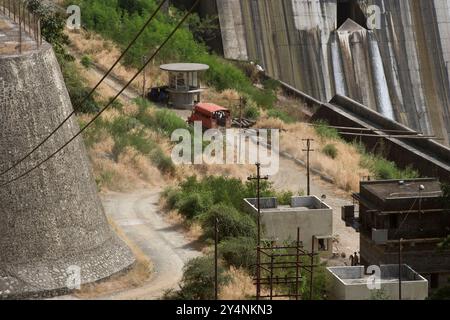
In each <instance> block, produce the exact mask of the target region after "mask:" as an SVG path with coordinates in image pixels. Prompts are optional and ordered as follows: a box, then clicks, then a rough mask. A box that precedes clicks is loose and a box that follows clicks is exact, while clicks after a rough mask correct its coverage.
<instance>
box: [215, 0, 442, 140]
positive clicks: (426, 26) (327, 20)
mask: <svg viewBox="0 0 450 320" xmlns="http://www.w3.org/2000/svg"><path fill="white" fill-rule="evenodd" d="M223 2H224V1H220V0H217V4H218V5H217V6H218V15H219V18H220V24H221V29H222V33H223V36H222V38H223V45H224V51H225V56H226V57H227V58H230V59H240V60H252V61H258V62H259V63H260V64H261V65H263V66H264V67H265V69H266V72H267V74H268V75H269V76H271V77H273V78H276V79H279V80H282V81H284V82H286V83H288V84H290V85H291V86H293V87H295V88H297V89H299V90H301V91H303V92H305V93H307V94H309V95H311V96H313V97H315V98H317V99H319V100H322V101H328V100H330V99H331V98H332V97H333V95H334V94H335V93H339V94H345V95H347V96H348V97H350V98H352V99H354V100H357V101H358V102H360V103H362V104H364V105H366V106H367V107H369V108H371V109H373V110H376V111H378V112H380V113H382V114H383V115H384V116H385V117H387V118H390V119H395V120H397V121H399V122H401V123H403V124H405V125H407V126H409V127H411V128H413V129H415V130H418V131H420V132H424V133H433V134H435V135H437V136H438V137H442V138H444V140H443V142H444V143H446V144H449V137H450V38H449V36H450V28H449V26H450V1H444V0H429V1H417V0H389V1H387V0H358V1H355V2H354V3H356V5H357V6H358V8H359V9H358V10H359V11H360V12H362V13H363V14H366V15H367V13H366V12H367V11H366V10H367V9H368V7H369V6H371V5H377V6H379V7H380V9H381V10H380V11H381V19H380V21H381V28H380V29H375V30H373V31H369V30H367V28H366V24H365V23H364V21H363V20H364V17H363V19H361V15H358V16H352V15H354V12H353V11H352V10H349V12H345V5H343V3H344V2H342V1H338V0H257V1H254V0H252V1H250V0H246V1H242V0H229V1H226V2H227V6H226V7H225V6H224V5H223ZM345 3H348V2H345ZM221 8H222V9H221ZM342 8H344V11H343V9H342ZM338 11H339V17H338ZM239 14H240V15H241V16H239V17H237V15H239ZM346 14H347V15H348V16H347V17H346V16H345V15H346ZM347 18H348V19H347ZM345 19H347V20H348V21H352V22H351V23H350V22H349V23H348V24H347V25H346V26H344V25H342V22H340V24H341V25H338V20H339V21H345ZM355 21H356V22H355ZM357 22H358V23H357ZM339 33H340V34H339ZM233 37H234V38H236V39H237V41H236V39H234V38H233ZM233 39H234V40H233Z"/></svg>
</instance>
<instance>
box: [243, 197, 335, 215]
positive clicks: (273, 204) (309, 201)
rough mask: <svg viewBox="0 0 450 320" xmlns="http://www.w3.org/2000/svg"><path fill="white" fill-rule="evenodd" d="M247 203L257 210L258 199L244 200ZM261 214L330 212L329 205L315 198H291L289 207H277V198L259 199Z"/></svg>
mask: <svg viewBox="0 0 450 320" xmlns="http://www.w3.org/2000/svg"><path fill="white" fill-rule="evenodd" d="M244 201H246V202H247V203H249V204H250V205H251V206H253V207H254V209H255V210H256V209H257V202H258V199H256V198H250V199H244ZM260 205H261V212H265V211H274V210H278V211H280V212H289V211H309V210H323V209H329V210H332V209H331V207H330V206H329V205H327V204H326V203H325V202H323V201H322V200H320V199H319V198H317V197H315V196H310V197H292V198H291V203H290V205H279V204H278V200H277V198H261V199H260Z"/></svg>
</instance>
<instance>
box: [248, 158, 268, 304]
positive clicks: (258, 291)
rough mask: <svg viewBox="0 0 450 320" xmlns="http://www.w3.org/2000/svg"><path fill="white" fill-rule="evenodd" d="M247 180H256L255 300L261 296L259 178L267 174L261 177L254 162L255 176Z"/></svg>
mask: <svg viewBox="0 0 450 320" xmlns="http://www.w3.org/2000/svg"><path fill="white" fill-rule="evenodd" d="M247 180H248V181H252V180H256V193H257V195H256V197H257V201H256V205H257V209H258V217H257V220H258V226H257V227H258V238H257V252H256V279H257V280H256V300H259V297H260V296H261V283H260V282H261V180H269V177H268V176H265V177H261V164H260V163H259V162H257V163H256V177H255V176H252V177H248V178H247Z"/></svg>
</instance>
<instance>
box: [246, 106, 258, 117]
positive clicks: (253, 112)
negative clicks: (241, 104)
mask: <svg viewBox="0 0 450 320" xmlns="http://www.w3.org/2000/svg"><path fill="white" fill-rule="evenodd" d="M260 115H261V113H260V112H259V109H258V107H256V106H247V107H246V108H245V109H244V118H247V119H250V120H257V119H258V118H259V117H260Z"/></svg>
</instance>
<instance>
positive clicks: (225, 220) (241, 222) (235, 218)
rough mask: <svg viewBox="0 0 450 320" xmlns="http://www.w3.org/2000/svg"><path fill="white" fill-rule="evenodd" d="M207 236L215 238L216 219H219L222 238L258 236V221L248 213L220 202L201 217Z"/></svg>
mask: <svg viewBox="0 0 450 320" xmlns="http://www.w3.org/2000/svg"><path fill="white" fill-rule="evenodd" d="M200 219H201V221H202V228H203V230H204V236H205V237H206V238H210V239H214V235H215V221H216V219H217V220H218V231H219V237H220V239H227V238H236V237H249V238H256V222H255V220H254V219H253V218H252V217H250V216H249V215H248V214H245V213H242V212H239V211H238V210H236V209H235V208H233V207H231V206H227V205H225V204H218V205H215V206H213V207H212V208H211V209H210V210H209V211H208V212H207V213H205V214H204V215H202V216H201V217H200Z"/></svg>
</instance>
